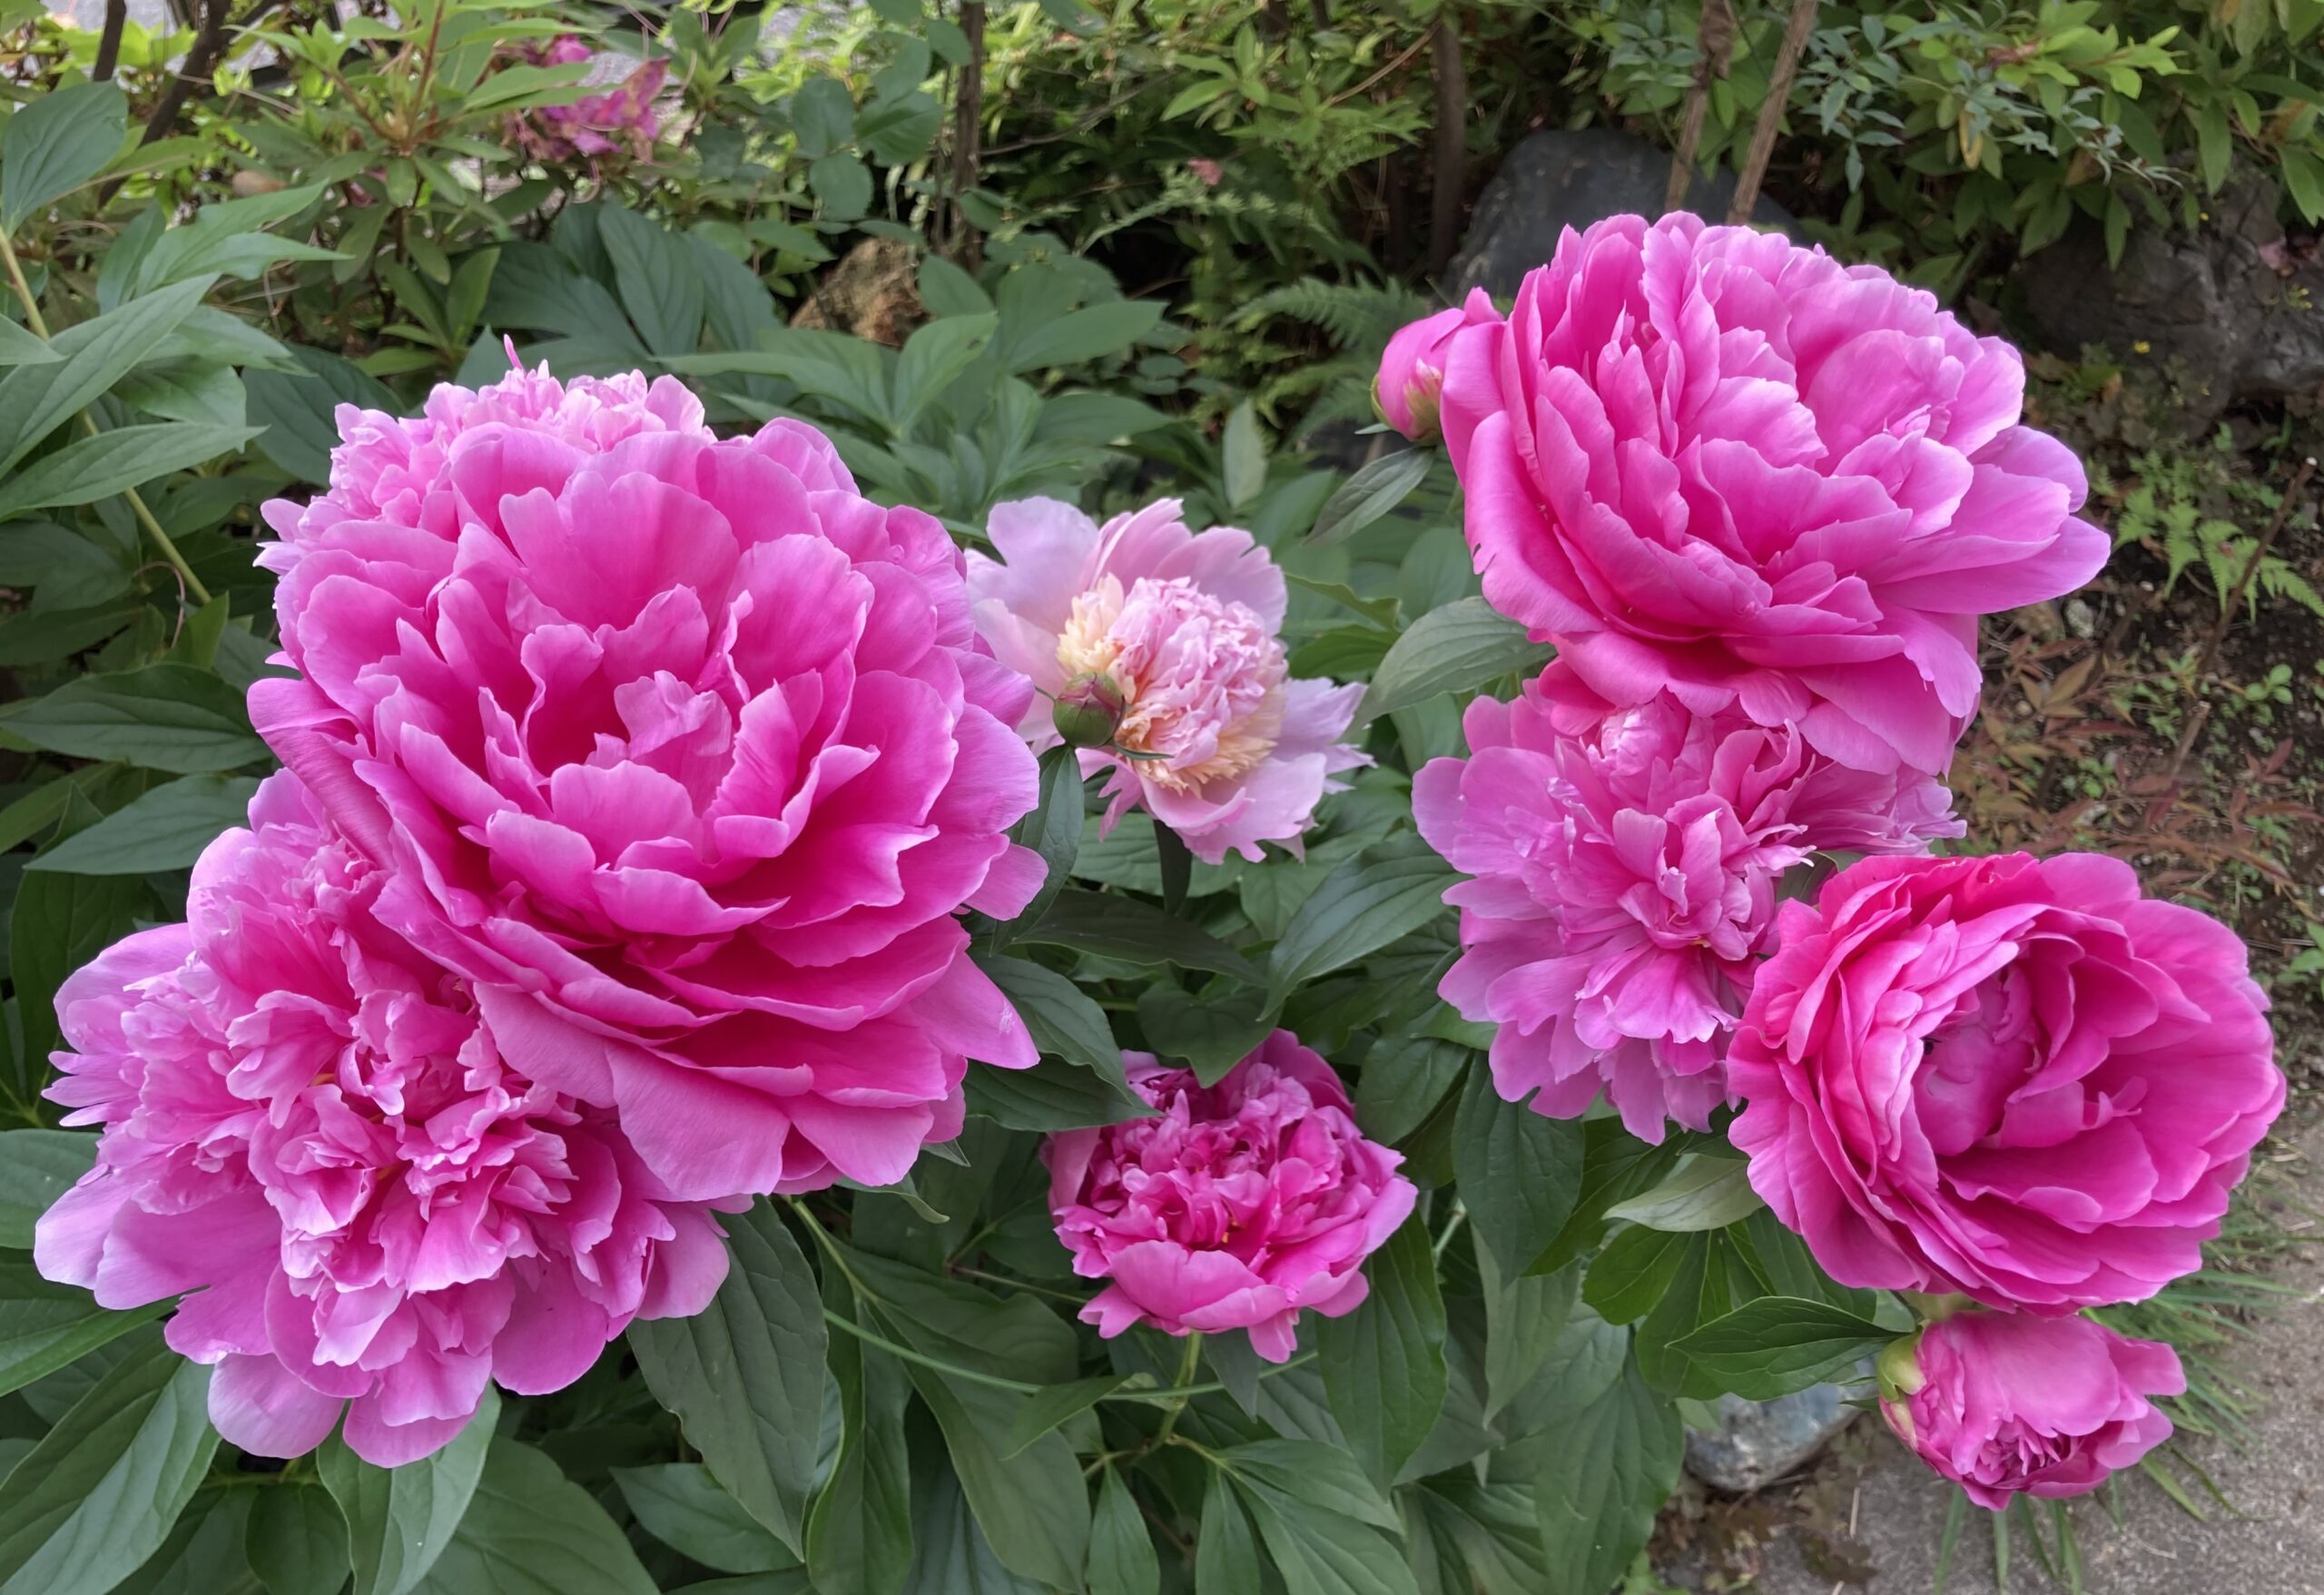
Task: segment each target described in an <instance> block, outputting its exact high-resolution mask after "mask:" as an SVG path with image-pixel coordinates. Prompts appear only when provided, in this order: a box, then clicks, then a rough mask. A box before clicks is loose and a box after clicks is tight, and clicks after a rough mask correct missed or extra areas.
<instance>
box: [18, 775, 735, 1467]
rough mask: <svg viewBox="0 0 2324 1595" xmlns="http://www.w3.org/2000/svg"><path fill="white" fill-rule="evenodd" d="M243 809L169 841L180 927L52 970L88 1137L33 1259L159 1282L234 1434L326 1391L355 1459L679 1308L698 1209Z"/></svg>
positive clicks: (356, 874) (292, 1426) (698, 1236)
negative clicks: (181, 884)
mask: <svg viewBox="0 0 2324 1595" xmlns="http://www.w3.org/2000/svg"><path fill="white" fill-rule="evenodd" d="M251 827H252V828H251V829H250V830H247V831H244V830H236V831H229V832H226V833H225V834H224V835H223V836H222V837H220V838H219V839H218V840H217V841H216V842H212V844H211V845H210V847H209V848H208V850H207V851H205V852H203V853H202V859H201V861H200V862H198V863H197V864H195V865H194V869H193V884H192V892H191V895H190V897H189V900H188V907H187V913H188V919H189V922H188V923H186V924H182V925H169V926H165V927H162V929H160V930H142V931H139V932H138V933H137V934H135V935H133V936H131V937H129V938H127V939H126V940H123V941H121V942H118V943H116V944H115V945H114V946H113V947H112V948H111V949H109V950H106V951H105V952H103V953H102V954H100V955H99V956H98V957H97V959H96V960H94V962H92V963H90V964H89V965H88V966H87V967H85V968H84V969H82V970H80V971H78V972H77V973H75V974H74V976H73V977H72V978H71V979H70V980H66V981H65V983H64V989H62V990H60V991H59V992H58V993H57V999H56V1010H57V1017H58V1019H59V1020H60V1021H61V1023H62V1024H63V1027H64V1036H65V1039H67V1040H68V1041H70V1042H71V1043H72V1044H73V1046H74V1049H76V1050H75V1051H73V1052H59V1053H57V1054H56V1058H55V1061H56V1065H57V1068H60V1069H61V1070H63V1071H64V1074H63V1078H60V1079H59V1080H57V1082H56V1083H55V1084H54V1086H52V1087H51V1088H50V1089H49V1095H50V1096H51V1097H53V1098H55V1099H56V1100H57V1101H59V1102H62V1103H64V1104H65V1105H66V1106H68V1107H70V1108H73V1109H74V1111H73V1113H72V1114H71V1115H70V1116H68V1117H66V1119H65V1121H64V1122H65V1123H66V1124H68V1125H81V1124H101V1125H103V1127H104V1132H103V1136H102V1137H101V1138H100V1139H99V1141H98V1143H97V1163H96V1167H95V1168H94V1169H93V1170H92V1171H91V1172H90V1173H89V1174H88V1175H86V1176H84V1177H83V1178H82V1180H81V1182H80V1183H79V1184H78V1185H76V1186H74V1187H73V1188H72V1189H71V1190H69V1191H67V1192H66V1193H65V1194H64V1196H61V1197H60V1198H58V1200H57V1202H56V1204H55V1206H53V1207H51V1208H50V1209H49V1210H48V1212H47V1213H46V1215H44V1216H43V1217H42V1218H41V1220H40V1224H39V1226H38V1229H37V1231H36V1233H35V1238H34V1254H33V1255H34V1259H35V1261H36V1262H37V1263H38V1265H39V1266H40V1270H41V1272H42V1273H43V1274H44V1275H47V1276H48V1277H49V1278H51V1279H55V1280H61V1281H64V1282H66V1283H69V1284H73V1285H84V1286H86V1287H87V1288H89V1289H91V1290H93V1291H94V1292H95V1293H96V1297H97V1300H98V1301H99V1303H101V1304H102V1305H105V1306H107V1307H115V1308H120V1307H134V1306H140V1305H144V1304H145V1303H148V1302H155V1301H160V1300H162V1299H163V1298H164V1297H168V1296H172V1295H180V1294H182V1293H184V1294H185V1295H186V1300H185V1302H184V1304H183V1305H182V1306H180V1307H179V1308H178V1310H177V1312H176V1313H175V1314H172V1317H171V1319H170V1321H169V1324H168V1327H167V1330H166V1334H167V1335H168V1338H169V1342H170V1344H171V1345H172V1346H173V1347H175V1348H176V1349H177V1350H178V1351H180V1352H182V1353H183V1354H185V1355H186V1356H189V1357H191V1358H192V1359H193V1360H194V1361H196V1362H199V1363H208V1364H216V1366H217V1372H216V1373H215V1374H214V1375H213V1376H212V1380H211V1383H210V1413H211V1419H212V1422H213V1423H215V1424H216V1425H217V1428H218V1432H219V1433H221V1434H223V1435H224V1436H225V1437H226V1438H227V1439H228V1440H231V1441H232V1442H234V1443H235V1444H236V1445H239V1446H241V1447H242V1448H243V1449H244V1450H246V1451H254V1452H260V1453H261V1454H262V1455H266V1456H297V1455H299V1454H300V1453H301V1452H307V1451H310V1450H312V1449H313V1448H314V1447H315V1446H317V1445H319V1444H320V1443H321V1442H322V1441H323V1439H324V1437H325V1436H327V1435H328V1434H330V1432H331V1428H332V1426H333V1425H334V1424H335V1423H338V1422H339V1419H340V1413H341V1412H342V1411H344V1412H345V1413H346V1415H347V1428H346V1439H347V1443H348V1444H349V1445H350V1446H351V1447H353V1448H354V1450H355V1451H356V1452H357V1453H358V1454H359V1455H361V1456H363V1457H364V1458H366V1459H367V1460H369V1461H370V1462H377V1463H379V1465H380V1466H382V1467H394V1466H396V1465H398V1464H399V1463H402V1462H409V1461H411V1460H413V1459H414V1458H416V1457H421V1456H425V1455H427V1454H428V1452H432V1451H435V1450H436V1449H437V1448H438V1447H439V1446H441V1445H443V1444H444V1443H445V1442H448V1441H449V1440H450V1439H451V1438H452V1437H453V1436H454V1435H455V1434H457V1433H459V1432H460V1430H461V1428H462V1427H463V1426H464V1425H465V1424H466V1423H468V1419H469V1417H470V1416H471V1415H472V1414H473V1413H475V1411H476V1407H477V1403H478V1401H480V1400H481V1399H482V1398H483V1395H484V1390H485V1383H486V1382H487V1380H497V1381H499V1383H501V1384H502V1385H504V1386H506V1387H507V1389H509V1390H512V1391H516V1392H517V1393H521V1394H527V1395H537V1394H542V1393H547V1392H548V1391H552V1390H558V1389H562V1388H563V1387H564V1386H566V1385H567V1384H570V1383H573V1381H575V1380H576V1379H578V1378H579V1377H580V1376H581V1375H582V1374H583V1373H586V1372H587V1371H588V1368H589V1366H590V1364H593V1363H595V1362H596V1360H597V1357H598V1354H600V1353H602V1352H603V1351H604V1350H605V1348H606V1344H607V1343H608V1342H610V1341H612V1340H614V1339H615V1337H617V1336H618V1335H619V1334H621V1332H622V1331H623V1329H624V1328H625V1327H626V1326H627V1325H628V1324H629V1323H630V1321H631V1320H632V1319H635V1318H662V1317H683V1316H684V1315H686V1314H692V1313H698V1312H700V1311H701V1310H702V1309H703V1308H704V1306H706V1305H708V1304H709V1301H710V1298H711V1296H712V1295H713V1293H714V1292H715V1291H716V1289H717V1287H718V1283H719V1281H720V1279H721V1278H722V1277H723V1276H724V1274H725V1272H726V1250H725V1247H724V1245H722V1244H721V1243H720V1240H719V1232H718V1226H717V1223H716V1221H715V1220H714V1218H713V1217H712V1216H711V1212H710V1208H709V1207H706V1206H704V1205H702V1204H700V1203H694V1202H682V1201H677V1200H675V1199H674V1198H673V1197H672V1196H671V1194H670V1192H669V1190H668V1188H667V1187H666V1186H665V1185H664V1184H663V1183H662V1182H661V1181H660V1180H658V1179H656V1178H655V1176H654V1175H653V1173H652V1172H651V1171H650V1170H649V1169H647V1168H646V1167H645V1165H644V1164H643V1163H642V1162H641V1161H640V1160H639V1159H638V1157H637V1155H636V1154H635V1152H633V1151H632V1150H631V1149H630V1145H629V1143H628V1141H627V1140H626V1139H625V1137H623V1135H622V1133H621V1130H620V1129H619V1127H617V1126H616V1125H615V1123H614V1120H613V1116H612V1115H611V1114H609V1113H607V1112H606V1111H604V1110H603V1109H600V1108H588V1107H585V1106H583V1105H581V1104H579V1103H576V1102H575V1101H574V1100H573V1099H572V1098H569V1097H566V1096H563V1095H560V1094H559V1093H557V1092H556V1091H554V1090H551V1089H550V1088H548V1087H547V1086H545V1085H542V1084H540V1083H539V1082H538V1081H537V1080H533V1079H528V1078H526V1076H525V1075H524V1074H523V1073H521V1072H520V1071H519V1070H517V1068H514V1067H512V1066H511V1065H510V1063H509V1061H508V1059H507V1058H506V1057H505V1056H504V1055H503V1053H502V1052H501V1050H500V1049H499V1048H498V1047H497V1045H496V1044H495V1037H494V1035H493V1033H492V1030H491V1029H490V1027H489V1026H488V1025H487V1024H486V1023H485V1022H484V1021H483V1019H482V1017H481V1016H480V1014H479V1012H478V1006H477V1002H476V999H475V995H474V993H473V992H472V991H471V990H470V989H468V983H467V982H466V981H464V980H460V979H458V977H456V976H452V975H448V974H446V973H445V972H444V971H443V970H439V969H438V968H437V967H436V966H435V965H434V964H432V963H430V962H429V961H428V960H426V959H425V958H422V957H421V956H419V954H418V953H417V952H416V951H414V950H413V949H412V948H411V947H410V946H409V944H407V943H406V942H405V941H404V940H402V939H401V938H399V937H398V936H396V935H395V934H394V933H393V932H392V931H390V930H388V929H387V928H386V927H385V926H384V925H382V924H381V923H380V922H379V920H378V919H377V918H376V917H375V915H374V914H373V908H374V906H375V904H376V903H377V901H378V900H379V891H380V888H381V885H382V883H383V882H382V877H381V874H380V872H379V870H378V869H377V868H376V867H375V866H374V865H373V864H372V863H371V862H370V861H369V860H367V859H365V858H364V857H363V856H362V855H361V854H360V853H359V852H357V851H356V850H355V849H354V848H352V847H350V846H349V845H348V844H347V843H346V842H343V841H340V840H339V839H338V838H336V837H334V836H332V835H331V834H330V832H329V831H328V829H327V828H326V826H325V823H324V821H323V818H322V814H321V812H320V809H319V808H318V807H317V806H316V805H315V804H314V803H313V802H311V801H310V799H309V797H308V795H307V793H305V792H304V791H303V790H302V789H301V788H300V785H299V784H298V782H297V780H296V778H295V777H293V776H291V775H289V774H287V773H285V774H280V775H276V776H274V777H273V778H272V779H271V780H270V781H268V782H267V783H266V784H265V785H264V786H263V787H262V788H261V789H260V792H259V795H258V798H257V801H256V802H254V803H252V805H251ZM739 1205H740V1204H737V1203H731V1202H730V1203H726V1204H721V1205H720V1206H724V1207H725V1208H726V1209H728V1210H732V1209H733V1208H734V1207H735V1206H739Z"/></svg>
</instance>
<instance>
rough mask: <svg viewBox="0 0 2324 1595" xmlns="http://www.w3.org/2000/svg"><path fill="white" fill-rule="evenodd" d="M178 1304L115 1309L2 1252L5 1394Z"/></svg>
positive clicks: (1, 1377)
mask: <svg viewBox="0 0 2324 1595" xmlns="http://www.w3.org/2000/svg"><path fill="white" fill-rule="evenodd" d="M17 1133H19V1134H25V1133H29V1132H24V1131H19V1132H17ZM83 1138H84V1137H77V1136H76V1137H74V1139H75V1140H79V1139H83ZM175 1305H177V1304H176V1302H175V1300H174V1299H173V1298H164V1299H163V1300H161V1301H158V1302H154V1303H152V1304H150V1305H146V1306H143V1307H136V1308H133V1309H131V1310H130V1311H128V1312H125V1313H117V1312H111V1311H108V1310H107V1309H105V1308H103V1307H100V1306H99V1305H97V1303H96V1298H94V1296H92V1295H89V1293H88V1292H87V1291H85V1290H83V1289H82V1288H81V1287H80V1286H78V1285H57V1284H54V1283H53V1282H52V1281H49V1280H46V1279H44V1278H42V1277H41V1275H40V1271H39V1270H38V1269H36V1268H34V1266H33V1265H32V1262H31V1260H30V1259H29V1258H23V1257H13V1258H12V1257H0V1393H6V1392H8V1391H12V1390H21V1389H23V1388H24V1387H25V1385H27V1384H30V1383H32V1382H33V1381H34V1380H35V1379H45V1378H46V1377H47V1376H48V1375H50V1374H51V1373H55V1372H56V1371H57V1370H58V1369H59V1368H62V1367H64V1366H66V1365H67V1364H72V1363H76V1362H78V1361H80V1359H81V1358H83V1357H84V1356H86V1355H88V1354H89V1353H91V1352H93V1351H94V1350H96V1349H97V1347H99V1346H101V1345H103V1344H106V1343H107V1342H109V1341H113V1340H116V1339H118V1338H120V1337H121V1336H122V1335H123V1334H128V1333H129V1332H130V1331H131V1330H133V1329H134V1328H136V1327H137V1326H138V1325H139V1324H146V1323H150V1322H152V1321H153V1319H155V1318H159V1317H161V1316H162V1314H164V1313H167V1312H168V1311H169V1310H170V1309H171V1308H172V1307H173V1306H175Z"/></svg>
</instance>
